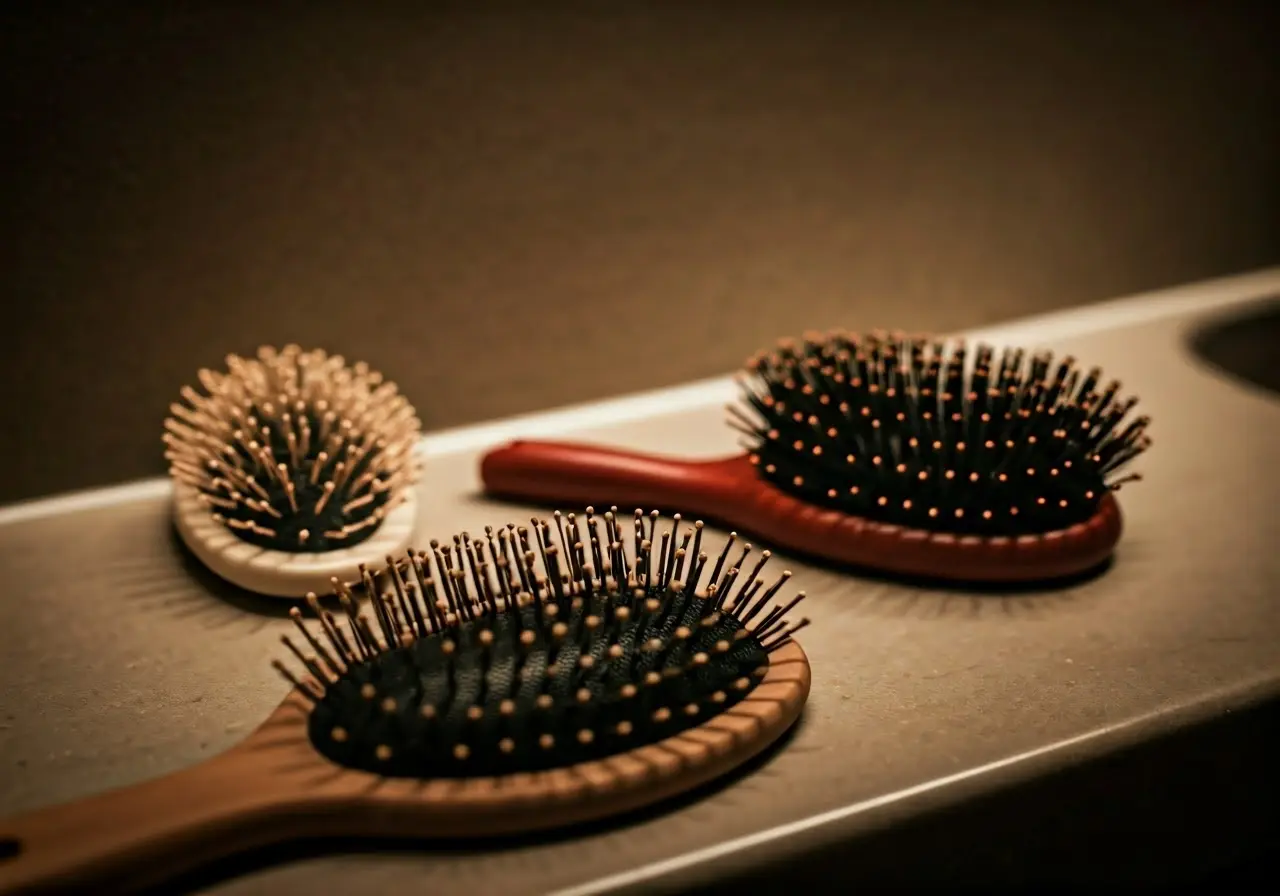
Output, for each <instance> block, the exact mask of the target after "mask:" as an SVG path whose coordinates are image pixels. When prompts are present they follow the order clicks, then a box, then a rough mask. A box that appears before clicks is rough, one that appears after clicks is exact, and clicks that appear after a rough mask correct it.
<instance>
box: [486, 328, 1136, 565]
mask: <svg viewBox="0 0 1280 896" xmlns="http://www.w3.org/2000/svg"><path fill="white" fill-rule="evenodd" d="M1101 375H1102V374H1101V371H1100V370H1098V369H1096V368H1095V369H1092V370H1089V371H1087V372H1081V370H1080V369H1079V368H1077V366H1076V363H1075V360H1074V359H1073V358H1070V357H1067V358H1063V359H1062V360H1061V361H1059V362H1057V363H1056V364H1055V362H1054V358H1053V355H1052V354H1051V353H1048V352H1043V353H1034V354H1033V353H1030V352H1027V351H1025V350H1023V349H1019V348H1013V349H1005V350H1003V351H1001V352H1000V353H998V354H997V352H996V350H995V349H993V348H992V347H991V346H989V345H978V346H977V347H976V350H974V351H973V353H972V354H970V353H969V350H968V349H967V348H966V346H965V344H964V343H963V342H954V343H951V344H950V345H948V343H946V342H945V341H943V340H934V339H929V338H924V337H912V338H907V337H905V336H902V335H900V334H893V335H887V334H884V333H873V334H870V335H867V336H859V335H855V334H848V333H843V332H840V333H834V334H830V335H812V334H811V335H810V336H807V337H806V338H805V339H804V340H803V342H802V343H800V344H796V343H795V342H794V341H792V340H784V341H782V342H780V343H779V345H778V347H777V348H776V349H775V350H774V351H772V352H768V353H762V354H760V355H758V356H756V357H754V358H752V359H751V360H750V361H749V362H748V364H747V369H746V371H745V373H744V374H742V375H741V376H740V377H739V383H740V387H741V391H742V396H743V400H742V401H741V402H740V404H738V405H733V406H730V408H729V411H730V423H731V425H732V426H734V427H735V428H737V429H738V430H739V431H740V432H741V433H742V434H743V435H744V436H745V438H746V444H745V445H744V447H745V448H746V453H745V454H742V455H739V456H735V457H731V458H726V459H717V460H711V461H700V462H688V461H681V460H676V459H672V458H665V457H655V456H650V455H641V454H634V453H628V452H623V451H617V450H611V449H608V448H602V447H595V446H589V445H573V444H565V443H557V442H537V441H516V442H513V443H511V444H508V445H506V446H503V447H501V448H498V449H495V450H494V451H492V452H490V453H489V454H487V455H486V456H485V457H484V458H483V460H482V463H481V478H482V480H483V483H484V487H485V489H486V490H487V491H488V492H489V493H491V494H494V495H498V496H504V497H515V498H520V499H525V500H537V501H547V500H557V501H574V502H582V503H587V502H589V501H597V502H599V501H610V502H625V503H628V504H630V503H646V504H652V505H654V506H662V507H665V508H667V509H669V510H683V511H685V512H687V513H694V514H698V515H700V516H704V517H706V518H708V519H715V520H718V521H720V522H722V523H726V524H729V525H733V526H737V527H740V528H742V529H744V530H749V531H751V532H753V533H754V534H755V535H757V536H758V537H760V538H762V539H765V540H767V541H769V542H770V543H771V544H773V545H774V546H775V547H779V548H787V549H792V550H795V551H797V552H802V553H804V554H808V555H814V556H819V557H825V558H827V559H830V560H834V561H836V562H840V563H847V564H852V565H856V566H859V567H862V568H866V569H874V570H880V571H883V572H888V573H895V574H905V575H909V576H914V577H924V578H930V579H947V580H956V581H970V582H999V581H1004V582H1016V581H1033V580H1046V579H1054V578H1058V577H1062V576H1067V575H1072V574H1076V573H1081V572H1085V571H1088V570H1090V569H1092V568H1094V567H1096V566H1098V565H1100V564H1101V563H1102V562H1103V561H1105V560H1106V559H1107V558H1108V557H1109V556H1110V555H1111V553H1112V552H1113V550H1114V547H1115V545H1116V543H1117V541H1118V540H1119V538H1120V533H1121V528H1122V526H1121V513H1120V507H1119V505H1118V504H1117V502H1116V500H1115V497H1114V495H1113V493H1114V492H1115V491H1116V490H1117V489H1119V487H1120V486H1121V485H1122V484H1123V483H1124V482H1126V481H1130V480H1133V479H1137V478H1139V477H1138V476H1137V475H1130V476H1128V477H1123V478H1117V477H1116V475H1115V474H1116V473H1117V471H1119V470H1120V468H1121V467H1123V466H1124V465H1125V464H1127V463H1128V462H1129V461H1131V460H1132V459H1133V458H1134V457H1135V456H1136V455H1138V454H1139V453H1141V452H1142V451H1144V450H1145V449H1146V448H1147V446H1148V445H1149V444H1150V440H1149V439H1148V438H1147V436H1146V435H1145V429H1146V426H1147V423H1148V420H1147V418H1146V417H1139V418H1137V419H1134V420H1132V421H1130V422H1126V418H1127V417H1128V415H1129V412H1130V411H1131V410H1132V409H1133V406H1134V405H1135V403H1136V400H1135V399H1132V398H1130V399H1127V400H1123V401H1122V400H1119V399H1118V397H1117V396H1118V395H1119V391H1120V384H1119V383H1118V382H1112V383H1110V384H1108V385H1106V386H1102V380H1101Z"/></svg>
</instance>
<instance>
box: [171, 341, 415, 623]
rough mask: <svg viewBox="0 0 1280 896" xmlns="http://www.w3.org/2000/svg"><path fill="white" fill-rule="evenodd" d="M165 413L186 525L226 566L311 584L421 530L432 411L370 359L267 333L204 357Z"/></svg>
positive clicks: (278, 587)
mask: <svg viewBox="0 0 1280 896" xmlns="http://www.w3.org/2000/svg"><path fill="white" fill-rule="evenodd" d="M198 379H199V382H200V385H201V386H202V387H203V389H204V392H203V393H202V392H199V391H197V390H196V389H194V388H192V387H190V386H187V387H185V388H184V389H183V390H182V401H181V402H175V403H174V404H173V405H172V406H171V407H170V417H169V418H168V419H167V420H166V421H165V425H164V429H165V431H164V443H165V458H166V459H167V460H168V461H169V472H170V476H171V478H172V480H173V483H174V507H175V517H176V522H177V528H178V532H179V533H180V534H181V536H182V539H183V540H184V541H185V542H186V544H187V546H188V547H190V548H191V550H192V552H193V553H195V554H196V556H197V557H199V558H200V560H201V561H202V562H203V563H205V564H206V565H207V566H208V567H209V568H210V569H212V570H213V571H214V572H215V573H217V574H218V575H220V576H222V577H223V578H225V579H227V580H229V581H231V582H234V583H235V584H237V585H240V586H241V587H244V588H247V589H249V590H251V591H256V592H259V593H261V594H268V595H273V596H280V597H294V598H297V597H302V596H303V595H305V594H307V593H308V592H310V591H321V590H323V589H325V588H326V587H327V586H328V583H329V580H330V579H331V578H332V577H334V576H336V577H338V578H340V579H342V580H343V581H349V580H351V579H353V578H354V577H355V576H356V575H357V574H358V572H359V567H360V564H361V563H374V562H377V561H378V559H379V558H381V557H384V556H386V555H387V554H388V553H398V552H399V551H401V550H403V549H404V548H405V547H407V546H408V544H409V542H410V540H411V539H412V536H413V525H414V521H415V517H416V513H417V510H416V506H415V504H416V502H415V497H414V490H413V485H414V483H415V482H416V481H417V478H418V472H419V469H418V461H417V459H416V458H415V456H414V449H415V445H416V442H417V438H418V433H419V429H420V425H419V422H418V418H417V416H416V415H415V413H414V410H413V408H412V407H411V406H410V405H409V402H408V401H407V400H406V399H405V397H404V396H403V395H401V394H400V393H399V391H398V390H397V388H396V386H395V384H394V383H390V382H387V381H386V380H384V379H383V377H382V375H381V374H379V373H377V372H376V371H373V370H370V369H369V366H368V365H367V364H364V363H359V364H355V365H354V366H348V365H347V363H346V361H345V360H344V359H343V358H342V357H341V356H337V355H334V356H330V355H327V354H326V353H325V352H323V351H319V350H316V351H311V352H303V351H302V349H300V348H299V347H298V346H296V345H290V346H286V347H285V348H284V349H282V350H279V351H277V350H276V349H274V348H270V347H264V348H261V349H259V350H258V355H257V357H256V358H253V359H245V358H241V357H238V356H236V355H231V356H229V357H228V358H227V371H226V372H225V373H218V372H215V371H212V370H201V371H200V373H199V375H198Z"/></svg>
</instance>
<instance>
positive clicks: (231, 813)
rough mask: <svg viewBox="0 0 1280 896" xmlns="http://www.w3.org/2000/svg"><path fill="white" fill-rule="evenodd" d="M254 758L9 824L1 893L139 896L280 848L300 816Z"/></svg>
mask: <svg viewBox="0 0 1280 896" xmlns="http://www.w3.org/2000/svg"><path fill="white" fill-rule="evenodd" d="M245 758H247V757H244V756H242V755H240V754H237V753H236V752H235V751H233V752H231V753H227V754H224V755H222V756H218V757H215V758H213V759H210V760H207V761H205V762H203V763H201V764H199V765H196V766H193V767H191V768H188V769H184V770H182V771H179V772H175V773H173V774H171V775H167V776H165V777H162V778H157V779H155V780H151V781H147V782H145V783H142V784H137V785H134V786H131V787H124V788H121V789H118V790H112V791H107V792H105V793H100V794H97V795H95V796H91V797H88V798H87V799H83V800H79V801H77V802H73V803H68V804H65V805H61V806H53V807H50V808H47V809H38V810H35V811H32V812H29V813H26V814H22V815H16V816H13V817H10V818H5V819H0V894H4V896H18V894H22V896H28V894H52V893H59V894H64V896H69V894H76V893H107V892H110V893H119V892H132V891H136V890H139V889H142V888H145V887H147V886H151V885H154V884H155V883H157V882H159V881H160V880H163V879H167V878H170V877H172V876H174V875H178V874H182V873H185V872H187V871H190V870H193V869H194V868H196V867H199V866H200V865H203V864H204V863H206V862H209V861H212V860H214V859H218V858H223V857H225V856H227V855H230V854H232V853H235V852H238V851H240V850H243V849H248V848H253V847H257V846H261V845H265V844H266V843H268V842H271V841H273V840H275V839H276V838H277V831H278V830H279V828H280V827H282V826H281V825H276V824H273V823H272V822H273V818H278V817H279V816H280V815H281V814H282V813H283V812H285V811H287V810H288V809H289V808H290V807H289V805H288V804H287V803H282V801H281V800H280V794H279V793H278V792H276V791H275V789H274V788H273V787H271V786H270V781H269V780H268V781H264V780H263V776H262V775H261V774H260V773H259V774H257V775H253V774H245V772H246V771H249V770H250V768H251V766H250V765H249V764H247V763H246V762H244V759H245ZM264 785H265V786H264ZM294 830H296V828H295V829H294Z"/></svg>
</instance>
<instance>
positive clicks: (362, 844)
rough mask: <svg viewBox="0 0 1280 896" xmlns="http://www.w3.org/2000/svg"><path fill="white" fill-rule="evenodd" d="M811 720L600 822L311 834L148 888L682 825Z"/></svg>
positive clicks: (200, 886)
mask: <svg viewBox="0 0 1280 896" xmlns="http://www.w3.org/2000/svg"><path fill="white" fill-rule="evenodd" d="M805 724H806V720H805V713H803V712H802V713H801V715H800V717H799V718H798V719H797V720H796V722H795V724H793V725H792V726H791V727H790V728H789V729H787V731H785V732H783V734H782V735H781V736H780V737H778V739H777V740H775V741H774V742H773V743H772V744H770V745H769V746H768V747H766V748H765V749H763V750H762V751H761V752H760V753H758V754H756V755H755V756H753V757H752V758H751V759H749V760H748V761H746V762H744V763H743V764H742V765H739V766H738V767H737V768H735V769H733V770H732V771H729V772H727V773H725V774H724V775H721V776H720V777H718V778H716V779H715V780H713V781H709V782H707V783H705V784H703V785H701V786H700V787H696V788H693V789H692V790H688V791H685V792H684V793H682V794H678V795H676V796H673V797H671V798H670V799H667V800H664V801H662V802H660V803H657V804H654V805H651V806H646V807H643V808H640V809H636V810H633V811H631V812H625V813H621V814H619V815H614V816H610V817H607V818H603V819H598V820H595V821H589V822H582V823H579V824H576V825H571V826H568V827H563V828H556V829H554V830H549V831H543V832H536V833H531V834H521V835H511V836H503V837H492V838H485V839H483V840H450V839H439V838H437V839H432V840H420V839H405V838H397V839H386V838H352V837H343V838H311V839H302V840H295V841H291V842H289V843H282V844H278V845H275V846H269V847H263V848H261V849H256V850H251V851H248V852H245V853H241V854H240V855H237V856H235V857H232V858H229V859H226V860H223V861H220V862H217V863H214V864H211V865H209V866H206V867H205V868H203V869H201V870H199V871H195V872H192V873H190V874H187V875H184V876H182V877H179V878H176V879H174V880H172V881H170V882H169V883H167V884H165V885H162V886H159V887H156V888H152V889H147V890H146V891H144V892H145V894H146V896H178V894H188V893H193V892H199V891H201V890H204V889H207V888H211V887H214V886H217V885H219V884H222V883H226V882H229V881H231V880H235V879H238V878H241V877H246V876H249V875H252V874H254V873H256V872H260V871H266V870H269V869H272V868H276V867H279V866H282V865H287V864H291V863H295V862H304V861H307V860H309V859H321V858H330V857H335V856H343V857H364V856H379V855H382V856H403V857H414V856H417V857H421V858H432V859H449V858H467V857H472V856H494V857H495V858H496V857H499V856H506V855H510V854H512V853H516V852H518V851H520V850H524V849H532V848H536V847H542V846H553V845H556V844H559V843H565V842H569V841H573V840H578V839H582V838H599V837H604V836H608V835H610V834H613V833H616V832H619V831H623V830H627V829H629V828H636V827H640V826H642V825H645V824H648V823H652V822H656V821H658V820H669V822H670V823H678V822H679V818H678V815H677V813H679V812H680V811H682V810H684V809H688V808H690V807H692V806H695V805H696V804H698V803H700V802H702V801H703V800H706V799H707V798H709V797H711V796H714V795H716V794H719V793H721V792H723V791H726V790H728V789H729V788H730V787H732V786H734V785H735V784H739V783H743V782H746V781H749V780H750V779H751V778H752V777H753V776H756V775H767V774H769V765H770V764H771V763H772V762H773V760H774V759H775V758H777V757H778V755H780V754H781V753H782V752H783V751H784V750H786V749H787V748H788V746H789V745H790V744H791V743H792V742H793V741H794V739H795V738H796V737H797V736H798V734H799V732H800V730H801V729H802V728H803V726H804V725H805Z"/></svg>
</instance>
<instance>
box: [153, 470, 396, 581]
mask: <svg viewBox="0 0 1280 896" xmlns="http://www.w3.org/2000/svg"><path fill="white" fill-rule="evenodd" d="M173 511H174V523H175V525H176V527H177V529H178V534H179V535H180V536H181V537H182V540H183V542H184V543H185V544H186V546H187V547H188V548H190V549H191V552H192V553H193V554H195V555H196V557H198V558H199V559H200V562H201V563H203V564H204V565H205V566H207V567H209V569H210V570H211V571H212V572H214V573H215V574H216V575H218V576H220V577H221V578H223V579H226V580H227V581H228V582H230V583H232V584H233V585H238V586H240V587H241V588H244V589H245V590H247V591H253V592H255V593H257V594H263V595H267V596H269V597H280V598H292V599H295V600H296V599H297V598H301V597H306V596H307V594H308V593H310V592H315V593H316V594H329V593H331V592H332V591H333V584H332V582H331V581H330V580H331V579H333V578H334V577H336V578H338V579H339V580H340V581H342V582H345V583H353V582H355V581H357V580H358V579H359V578H360V565H361V564H366V565H368V566H370V567H381V566H382V565H383V564H384V563H385V561H386V558H387V555H388V554H391V555H396V554H402V553H404V551H405V550H406V549H407V548H408V547H409V546H410V544H411V543H412V541H413V534H414V524H415V523H416V521H417V516H418V497H417V494H416V492H415V490H414V489H412V488H410V489H408V490H407V492H406V494H405V500H404V501H403V502H402V503H401V504H400V506H398V507H397V508H396V509H395V510H393V511H391V513H389V514H387V518H386V519H384V520H383V521H382V525H380V526H379V527H378V529H377V531H376V532H374V534H373V535H372V536H371V537H370V538H368V539H366V540H365V541H362V542H360V544H357V545H353V546H352V547H349V548H343V549H341V550H337V551H324V552H321V553H303V552H298V553H293V552H289V551H274V550H268V549H266V548H260V547H258V546H257V545H252V544H249V543H248V542H247V541H244V540H243V539H241V538H239V537H237V536H236V535H235V534H234V533H233V532H232V531H231V530H230V529H228V528H227V527H226V526H224V525H222V524H221V523H218V522H215V521H214V519H213V516H212V515H211V514H210V513H209V510H208V508H206V507H205V506H204V505H202V504H201V503H200V500H199V493H198V492H197V491H196V490H195V489H194V488H192V487H191V486H189V485H185V484H183V483H179V482H175V483H174V484H173Z"/></svg>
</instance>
